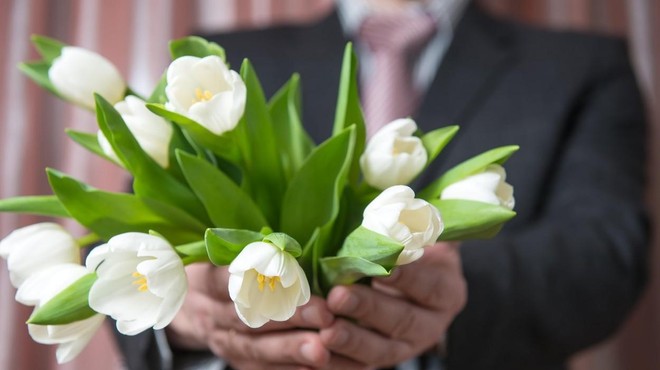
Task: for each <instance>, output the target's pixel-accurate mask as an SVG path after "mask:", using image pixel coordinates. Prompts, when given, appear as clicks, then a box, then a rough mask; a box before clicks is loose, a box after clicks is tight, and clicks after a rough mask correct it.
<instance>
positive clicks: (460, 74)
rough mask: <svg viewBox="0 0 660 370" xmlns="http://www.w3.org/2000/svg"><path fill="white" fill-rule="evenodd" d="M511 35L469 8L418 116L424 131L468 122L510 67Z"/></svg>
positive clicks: (474, 8)
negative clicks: (471, 114)
mask: <svg viewBox="0 0 660 370" xmlns="http://www.w3.org/2000/svg"><path fill="white" fill-rule="evenodd" d="M509 36H510V33H509V32H508V29H507V28H505V27H503V26H501V24H495V23H494V22H493V20H492V19H490V18H489V17H488V16H487V15H485V14H483V13H482V12H481V11H480V10H478V9H477V8H476V7H475V6H474V5H470V6H468V8H467V9H466V10H465V14H464V16H463V18H462V20H461V21H460V23H459V24H458V26H457V28H456V30H455V34H454V39H453V41H452V44H451V45H450V47H449V49H448V50H447V54H446V55H445V57H444V59H443V61H442V64H441V66H440V68H439V70H438V73H437V74H436V77H435V79H434V81H433V83H432V84H431V86H430V87H429V90H428V91H427V94H426V97H425V99H424V101H423V103H422V106H421V107H420V110H419V113H418V115H417V122H418V124H419V126H420V128H421V129H422V130H423V131H425V132H427V131H430V130H433V129H435V128H438V127H440V126H446V125H451V124H459V125H465V124H466V123H467V122H468V121H469V118H470V112H471V111H474V110H475V108H476V106H477V105H478V104H479V102H480V101H481V100H482V99H483V98H484V97H485V96H487V94H489V93H490V92H491V91H492V90H493V88H494V87H495V86H496V84H497V82H498V77H499V76H502V75H503V70H505V69H507V68H509V66H510V65H511V58H512V57H513V55H514V53H513V47H512V42H511V37H509Z"/></svg>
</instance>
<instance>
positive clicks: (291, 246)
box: [264, 233, 302, 257]
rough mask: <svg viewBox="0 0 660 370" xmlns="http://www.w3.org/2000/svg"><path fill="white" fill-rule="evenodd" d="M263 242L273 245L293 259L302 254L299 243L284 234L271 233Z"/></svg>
mask: <svg viewBox="0 0 660 370" xmlns="http://www.w3.org/2000/svg"><path fill="white" fill-rule="evenodd" d="M264 241H265V242H268V243H271V244H273V245H274V246H276V247H278V248H280V249H281V250H283V251H285V252H287V253H289V254H290V255H292V256H294V257H300V255H301V254H302V248H301V247H300V243H298V241H296V239H294V238H292V237H290V236H288V235H286V234H285V233H271V234H269V235H266V236H265V237H264Z"/></svg>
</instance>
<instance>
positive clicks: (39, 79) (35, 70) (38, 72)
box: [18, 61, 64, 99]
mask: <svg viewBox="0 0 660 370" xmlns="http://www.w3.org/2000/svg"><path fill="white" fill-rule="evenodd" d="M18 69H20V70H21V72H23V73H24V74H25V75H26V76H28V77H29V78H30V79H31V80H32V81H34V82H35V83H36V84H37V85H39V86H41V87H42V88H44V89H46V90H48V91H50V92H51V93H52V94H53V95H55V96H58V97H60V98H61V99H64V98H63V97H62V96H61V95H60V94H59V93H58V92H57V89H55V86H53V83H52V82H50V78H48V70H49V69H50V63H48V62H45V61H38V62H25V63H19V65H18Z"/></svg>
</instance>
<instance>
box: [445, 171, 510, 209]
mask: <svg viewBox="0 0 660 370" xmlns="http://www.w3.org/2000/svg"><path fill="white" fill-rule="evenodd" d="M440 199H464V200H474V201H477V202H484V203H490V204H494V205H498V206H502V207H505V208H508V209H513V207H514V205H515V203H516V202H515V199H514V198H513V186H511V185H510V184H508V183H507V182H506V171H505V170H504V167H502V166H500V165H499V164H491V165H490V166H488V167H486V169H485V170H484V171H483V172H480V173H478V174H476V175H472V176H468V177H466V178H464V179H463V180H460V181H457V182H455V183H453V184H450V185H449V186H447V187H446V188H445V189H444V190H443V191H442V193H441V194H440Z"/></svg>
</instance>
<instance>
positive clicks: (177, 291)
mask: <svg viewBox="0 0 660 370" xmlns="http://www.w3.org/2000/svg"><path fill="white" fill-rule="evenodd" d="M86 264H87V267H88V268H89V269H91V270H96V274H97V276H98V278H97V280H96V282H94V285H92V288H91V289H90V291H89V306H90V307H91V308H92V309H93V310H94V311H96V312H100V313H103V314H106V315H108V316H111V317H112V318H114V319H115V320H117V329H118V330H119V332H120V333H122V334H126V335H135V334H138V333H140V332H142V331H144V330H146V329H148V328H151V327H153V328H154V329H162V328H164V327H165V326H167V325H168V324H169V323H170V322H171V321H172V319H173V318H174V316H175V315H176V313H177V312H178V311H179V308H181V305H182V304H183V299H184V297H185V295H186V291H187V289H188V285H187V279H186V274H185V271H184V269H183V263H182V261H181V259H180V258H179V256H178V255H177V254H176V252H175V251H174V249H173V248H172V246H171V245H170V244H169V243H168V242H167V241H165V240H164V239H163V238H160V237H158V236H153V235H149V234H143V233H135V232H131V233H125V234H120V235H117V236H114V237H112V238H111V239H110V240H109V241H108V243H107V244H103V245H101V246H98V247H96V248H95V249H93V250H92V252H91V253H90V254H89V256H88V257H87V261H86Z"/></svg>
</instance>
